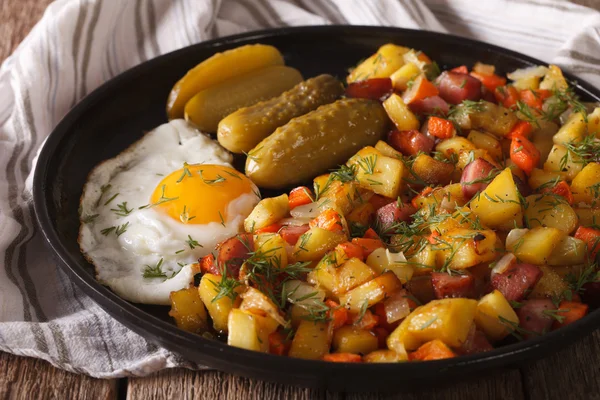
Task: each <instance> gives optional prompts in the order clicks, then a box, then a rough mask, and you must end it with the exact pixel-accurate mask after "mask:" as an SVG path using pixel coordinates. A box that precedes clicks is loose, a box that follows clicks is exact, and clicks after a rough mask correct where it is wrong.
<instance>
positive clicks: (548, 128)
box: [529, 118, 558, 160]
mask: <svg viewBox="0 0 600 400" xmlns="http://www.w3.org/2000/svg"><path fill="white" fill-rule="evenodd" d="M537 123H538V125H539V128H537V127H535V126H534V130H533V132H531V137H530V138H529V140H530V141H531V143H533V144H534V145H535V147H536V148H537V149H538V150H539V151H540V160H545V159H547V158H548V154H550V151H551V150H552V146H554V142H553V141H552V137H553V136H554V135H555V134H556V132H558V125H557V124H555V123H554V122H550V121H546V120H544V119H542V118H538V120H537Z"/></svg>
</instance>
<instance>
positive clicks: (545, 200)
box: [525, 194, 578, 234]
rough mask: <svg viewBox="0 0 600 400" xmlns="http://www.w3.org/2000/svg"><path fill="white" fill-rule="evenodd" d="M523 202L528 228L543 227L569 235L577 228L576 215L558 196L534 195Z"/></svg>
mask: <svg viewBox="0 0 600 400" xmlns="http://www.w3.org/2000/svg"><path fill="white" fill-rule="evenodd" d="M525 202H526V204H527V205H526V206H525V221H527V222H528V223H529V227H530V228H535V227H537V226H545V227H550V228H557V229H560V230H561V231H564V232H565V233H566V234H569V233H571V232H573V231H574V230H575V228H576V227H577V221H578V219H577V214H575V211H573V209H572V208H571V206H570V205H569V203H567V202H566V200H564V199H563V198H562V197H560V196H553V195H540V194H534V195H531V196H527V198H526V199H525Z"/></svg>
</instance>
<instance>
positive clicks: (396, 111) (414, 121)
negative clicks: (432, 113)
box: [383, 93, 420, 131]
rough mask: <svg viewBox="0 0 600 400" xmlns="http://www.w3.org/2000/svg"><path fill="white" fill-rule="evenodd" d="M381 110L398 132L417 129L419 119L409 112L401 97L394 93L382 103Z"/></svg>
mask: <svg viewBox="0 0 600 400" xmlns="http://www.w3.org/2000/svg"><path fill="white" fill-rule="evenodd" d="M383 108H385V111H386V112H387V114H388V116H389V117H390V119H391V120H392V122H393V123H394V125H396V128H398V130H399V131H408V130H411V129H419V126H420V123H419V119H418V118H417V117H416V116H415V114H413V112H412V111H410V109H409V108H408V106H407V105H406V104H405V103H404V100H402V97H400V96H399V95H397V94H396V93H393V94H392V95H391V96H390V97H388V98H387V99H386V100H385V101H384V102H383Z"/></svg>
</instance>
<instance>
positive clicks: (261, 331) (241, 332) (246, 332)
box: [227, 308, 279, 353]
mask: <svg viewBox="0 0 600 400" xmlns="http://www.w3.org/2000/svg"><path fill="white" fill-rule="evenodd" d="M227 325H228V329H229V333H228V335H227V344H228V345H230V346H234V347H239V348H242V349H246V350H253V351H260V352H263V353H266V352H268V351H269V335H270V334H271V333H273V332H275V330H276V329H277V327H278V326H279V324H278V323H277V322H275V321H274V320H273V319H272V318H270V317H264V316H261V315H256V314H253V313H251V312H249V311H245V310H240V309H238V308H234V309H233V310H231V312H230V313H229V319H228V323H227Z"/></svg>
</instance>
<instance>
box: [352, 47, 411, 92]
mask: <svg viewBox="0 0 600 400" xmlns="http://www.w3.org/2000/svg"><path fill="white" fill-rule="evenodd" d="M409 50H410V49H409V48H408V47H403V46H398V45H395V44H392V43H387V44H384V45H383V46H381V47H380V48H379V49H378V50H377V53H375V54H373V55H372V56H370V57H369V58H367V59H366V60H365V61H363V62H361V63H360V64H359V65H358V66H357V67H356V68H354V70H352V72H351V73H350V75H348V79H347V81H348V83H352V82H358V81H363V80H366V79H372V78H387V77H389V76H390V75H392V74H393V73H394V72H395V71H396V70H398V68H401V67H402V66H403V65H404V57H403V55H404V54H405V53H407V52H408V51H409Z"/></svg>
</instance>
